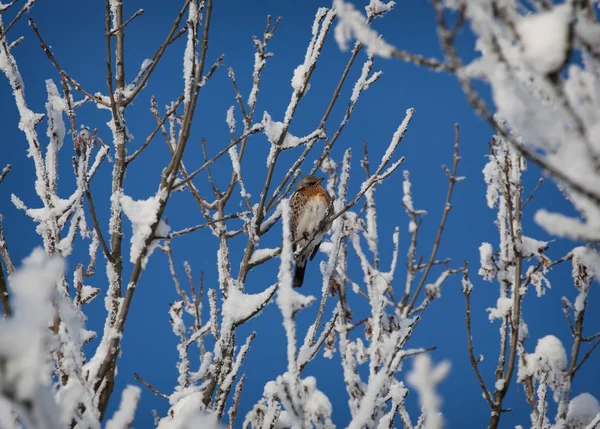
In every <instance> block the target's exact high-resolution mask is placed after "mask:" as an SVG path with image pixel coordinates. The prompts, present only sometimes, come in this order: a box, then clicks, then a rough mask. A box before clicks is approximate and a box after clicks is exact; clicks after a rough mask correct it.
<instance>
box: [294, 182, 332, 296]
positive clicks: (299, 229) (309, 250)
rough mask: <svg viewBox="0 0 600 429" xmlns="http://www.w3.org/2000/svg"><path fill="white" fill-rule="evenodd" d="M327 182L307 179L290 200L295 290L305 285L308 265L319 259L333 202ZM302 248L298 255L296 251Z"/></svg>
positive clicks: (298, 186)
mask: <svg viewBox="0 0 600 429" xmlns="http://www.w3.org/2000/svg"><path fill="white" fill-rule="evenodd" d="M322 181H323V178H320V177H315V176H312V175H310V176H306V177H303V178H302V179H301V180H300V181H299V182H298V184H297V185H296V189H295V191H294V193H293V194H292V196H291V198H290V211H291V232H292V242H293V243H294V244H293V250H294V255H295V256H294V259H295V262H296V268H295V271H294V282H293V286H294V287H300V286H302V283H304V271H305V270H306V262H307V260H308V259H309V258H310V260H311V261H312V260H313V258H314V257H315V255H316V253H317V251H318V250H319V246H320V245H321V241H322V240H323V236H324V235H325V231H327V229H328V228H327V226H326V225H323V224H322V223H323V221H324V220H325V219H326V217H327V216H328V214H329V212H330V208H331V206H332V202H333V199H332V198H331V196H330V195H329V193H328V192H327V190H326V189H325V188H323V186H321V182H322ZM298 248H300V250H299V251H298V252H296V250H297V249H298Z"/></svg>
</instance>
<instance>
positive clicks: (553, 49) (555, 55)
mask: <svg viewBox="0 0 600 429" xmlns="http://www.w3.org/2000/svg"><path fill="white" fill-rule="evenodd" d="M571 15H572V11H571V5H570V4H569V3H568V2H567V3H565V4H562V5H559V6H555V7H553V8H552V9H551V10H550V11H548V12H540V13H536V14H532V15H529V16H525V17H523V18H521V19H520V20H519V22H517V32H518V33H519V36H520V37H521V42H522V43H523V48H524V51H525V52H524V53H525V59H526V61H527V63H528V65H529V66H530V67H531V68H532V69H533V70H535V71H536V72H538V73H541V74H546V73H550V72H553V71H555V70H557V69H558V68H559V67H560V66H561V65H562V64H563V63H564V61H565V57H566V55H567V42H568V37H569V35H568V32H569V23H570V21H571Z"/></svg>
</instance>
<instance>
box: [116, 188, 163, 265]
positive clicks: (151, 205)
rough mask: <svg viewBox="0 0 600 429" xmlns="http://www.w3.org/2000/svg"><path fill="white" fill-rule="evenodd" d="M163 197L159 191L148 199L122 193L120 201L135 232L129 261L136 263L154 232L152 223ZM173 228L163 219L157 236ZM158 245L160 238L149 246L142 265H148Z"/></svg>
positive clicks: (157, 229) (158, 227) (157, 230)
mask: <svg viewBox="0 0 600 429" xmlns="http://www.w3.org/2000/svg"><path fill="white" fill-rule="evenodd" d="M162 198H163V196H162V194H161V193H160V192H159V193H158V194H157V195H155V196H153V197H150V198H148V199H146V200H137V201H136V200H134V199H132V198H131V197H130V196H128V195H125V194H121V196H120V198H119V201H120V203H121V207H122V208H123V212H124V213H125V216H127V218H128V219H129V220H130V221H131V225H132V229H133V234H132V236H131V240H130V241H131V249H130V251H129V261H130V262H132V263H134V264H135V262H136V261H137V259H138V257H139V256H140V254H141V252H142V249H143V248H144V246H145V243H146V240H147V239H148V238H149V237H150V234H152V225H153V224H154V223H155V222H156V216H157V213H158V208H159V206H160V203H161V199H162ZM170 230H171V228H170V227H169V226H168V225H167V224H165V223H164V222H163V221H162V220H161V222H160V223H159V225H158V226H157V228H156V234H155V235H156V236H157V237H166V236H167V235H168V234H169V231H170ZM157 245H158V240H153V242H152V243H150V245H149V246H148V251H147V252H146V256H145V258H144V260H143V261H142V267H144V268H145V267H146V263H147V262H148V258H149V257H150V255H151V254H152V252H153V251H154V249H155V248H156V246H157Z"/></svg>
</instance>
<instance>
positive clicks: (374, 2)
mask: <svg viewBox="0 0 600 429" xmlns="http://www.w3.org/2000/svg"><path fill="white" fill-rule="evenodd" d="M394 6H396V2H395V1H389V2H387V3H384V2H382V1H381V0H371V1H370V2H369V4H368V5H367V6H365V11H366V12H367V16H381V15H383V14H385V13H387V12H389V11H390V10H392V9H393V8H394Z"/></svg>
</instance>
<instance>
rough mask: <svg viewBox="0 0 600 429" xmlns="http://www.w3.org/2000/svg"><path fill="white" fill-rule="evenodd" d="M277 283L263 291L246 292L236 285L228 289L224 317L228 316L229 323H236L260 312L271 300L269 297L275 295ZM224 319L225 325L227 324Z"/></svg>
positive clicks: (224, 303)
mask: <svg viewBox="0 0 600 429" xmlns="http://www.w3.org/2000/svg"><path fill="white" fill-rule="evenodd" d="M275 288H277V284H275V285H273V286H271V287H269V288H267V289H265V290H264V291H262V292H261V293H257V294H252V295H251V294H246V293H243V292H241V291H240V290H239V289H238V288H236V287H231V288H229V290H228V295H227V299H226V300H225V302H223V319H225V318H227V319H228V321H227V323H232V324H236V323H238V322H240V321H241V320H245V319H247V318H249V317H250V316H252V315H253V314H256V313H258V312H259V311H260V310H261V309H262V308H263V307H265V306H266V305H267V304H268V303H269V302H270V300H269V297H271V296H272V295H273V293H274V292H275ZM227 323H226V322H225V321H223V325H226V324H227Z"/></svg>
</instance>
